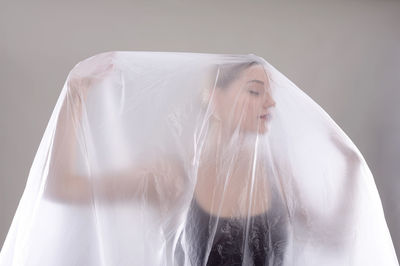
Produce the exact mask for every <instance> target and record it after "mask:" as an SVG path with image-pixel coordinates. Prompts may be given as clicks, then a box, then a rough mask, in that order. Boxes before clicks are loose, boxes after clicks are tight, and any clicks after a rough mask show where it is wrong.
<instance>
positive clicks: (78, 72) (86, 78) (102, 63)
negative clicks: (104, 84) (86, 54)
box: [68, 52, 115, 101]
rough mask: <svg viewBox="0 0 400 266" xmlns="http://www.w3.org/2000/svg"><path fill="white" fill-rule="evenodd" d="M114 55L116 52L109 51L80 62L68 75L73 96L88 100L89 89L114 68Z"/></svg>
mask: <svg viewBox="0 0 400 266" xmlns="http://www.w3.org/2000/svg"><path fill="white" fill-rule="evenodd" d="M114 57H115V52H107V53H102V54H99V55H95V56H93V57H90V58H88V59H85V60H83V61H81V62H79V63H78V64H77V65H76V66H75V67H74V68H73V69H72V71H71V72H70V75H69V77H68V87H69V90H70V94H71V95H72V97H73V98H74V99H78V100H80V101H81V100H86V97H87V94H88V91H89V89H90V88H91V87H93V86H94V85H95V84H96V83H98V82H101V81H102V80H103V79H104V78H106V77H107V76H108V75H109V74H110V73H112V71H113V70H114V68H115V65H114V63H113V60H114Z"/></svg>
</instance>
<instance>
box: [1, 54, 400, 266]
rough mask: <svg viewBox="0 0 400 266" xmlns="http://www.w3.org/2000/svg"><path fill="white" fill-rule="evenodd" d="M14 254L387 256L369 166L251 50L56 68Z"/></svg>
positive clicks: (103, 57) (113, 258)
mask: <svg viewBox="0 0 400 266" xmlns="http://www.w3.org/2000/svg"><path fill="white" fill-rule="evenodd" d="M0 265H1V266H9V265H15V266H17V265H18V266H21V265H40V266H47V265H51V266H53V265H58V266H64V265H65V266H71V265H85V266H91V265H93V266H94V265H96V266H99V265H101V266H111V265H118V266H123V265H130V266H131V265H196V266H197V265H274V266H278V265H299V266H310V265H324V266H329V265H335V266H337V265H362V266H365V265H385V266H391V265H393V266H394V265H398V261H397V258H396V255H395V253H394V248H393V244H392V240H391V237H390V234H389V231H388V228H387V225H386V221H385V218H384V213H383V210H382V206H381V201H380V198H379V194H378V191H377V189H376V186H375V183H374V179H373V176H372V174H371V172H370V170H369V169H368V166H367V164H366V162H365V160H364V158H363V156H362V155H361V154H360V152H359V151H358V149H357V148H356V147H355V145H354V144H353V143H352V141H351V140H350V139H349V138H348V137H347V136H346V134H345V133H344V132H343V131H342V130H341V129H340V128H339V127H338V125H337V124H336V123H335V122H334V121H333V120H332V119H331V118H330V117H329V115H328V114H327V113H326V112H325V111H324V110H323V109H322V108H321V107H320V106H319V105H318V104H316V103H315V102H314V101H313V100H312V99H311V98H309V97H308V96H307V95H306V94H305V93H304V92H302V91H301V90H300V89H299V88H298V87H297V86H296V85H295V84H293V83H292V82H291V81H290V80H289V79H287V78H286V77H285V76H284V75H282V74H281V73H280V72H279V71H277V70H276V69H275V68H274V67H273V66H271V65H270V64H269V63H268V62H267V61H265V60H264V59H263V58H261V57H259V56H256V55H254V54H248V55H234V54H201V53H173V52H107V53H102V54H98V55H95V56H92V57H90V58H88V59H85V60H83V61H81V62H79V63H78V64H77V65H76V66H75V67H74V68H73V69H72V70H71V72H70V73H69V75H68V78H67V80H66V82H65V85H64V87H63V89H62V91H61V94H60V97H59V99H58V101H57V104H56V106H55V109H54V111H53V114H52V116H51V119H50V121H49V124H48V126H47V128H46V131H45V133H44V136H43V138H42V141H41V143H40V146H39V149H38V151H37V154H36V156H35V159H34V162H33V164H32V168H31V170H30V173H29V177H28V181H27V184H26V188H25V191H24V193H23V196H22V198H21V201H20V203H19V206H18V209H17V211H16V214H15V216H14V219H13V222H12V225H11V228H10V230H9V233H8V235H7V238H6V241H5V243H4V246H3V248H2V250H1V254H0Z"/></svg>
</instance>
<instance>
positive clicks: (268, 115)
mask: <svg viewBox="0 0 400 266" xmlns="http://www.w3.org/2000/svg"><path fill="white" fill-rule="evenodd" d="M260 119H262V120H269V119H271V114H269V113H268V114H264V115H260Z"/></svg>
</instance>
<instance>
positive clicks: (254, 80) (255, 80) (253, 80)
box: [246, 79, 264, 85]
mask: <svg viewBox="0 0 400 266" xmlns="http://www.w3.org/2000/svg"><path fill="white" fill-rule="evenodd" d="M250 82H256V83H260V84H262V85H264V82H263V81H261V80H258V79H252V80H249V81H247V82H246V83H250Z"/></svg>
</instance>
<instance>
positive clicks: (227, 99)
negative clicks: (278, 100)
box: [214, 65, 275, 134]
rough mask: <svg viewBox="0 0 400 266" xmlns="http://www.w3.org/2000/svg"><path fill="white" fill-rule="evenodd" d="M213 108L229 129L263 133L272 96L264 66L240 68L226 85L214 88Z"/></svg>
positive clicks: (272, 103) (272, 101) (271, 105)
mask: <svg viewBox="0 0 400 266" xmlns="http://www.w3.org/2000/svg"><path fill="white" fill-rule="evenodd" d="M214 96H215V104H216V105H215V107H216V109H215V111H216V115H217V116H218V117H219V118H220V120H221V123H222V124H223V126H224V127H225V128H227V129H229V130H230V131H231V132H233V130H235V129H237V128H238V129H239V130H240V132H241V133H244V132H251V133H256V132H257V133H258V134H264V133H265V132H266V131H267V124H268V123H269V120H270V119H271V116H270V115H268V114H270V113H271V110H270V108H271V107H273V106H274V105H275V101H274V100H273V99H272V96H271V91H270V87H269V82H268V78H267V75H266V73H265V71H264V67H263V66H261V65H253V66H251V67H249V68H247V69H245V70H243V71H242V73H241V75H240V77H239V78H238V79H236V80H235V81H233V82H232V83H231V84H230V86H229V87H228V88H225V89H221V88H216V90H215V95H214Z"/></svg>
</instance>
